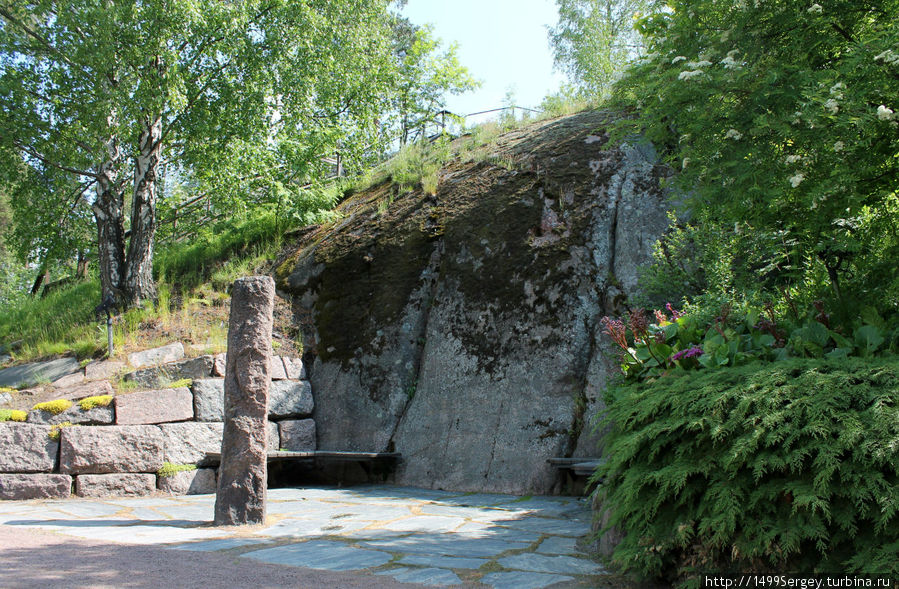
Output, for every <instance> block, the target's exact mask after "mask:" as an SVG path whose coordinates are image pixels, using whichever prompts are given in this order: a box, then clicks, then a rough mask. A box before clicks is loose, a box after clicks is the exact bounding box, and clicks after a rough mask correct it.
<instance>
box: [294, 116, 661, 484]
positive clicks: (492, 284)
mask: <svg viewBox="0 0 899 589" xmlns="http://www.w3.org/2000/svg"><path fill="white" fill-rule="evenodd" d="M612 116H613V115H611V114H610V113H607V112H602V111H588V112H584V113H579V114H576V115H573V116H569V117H563V118H559V119H552V120H547V121H540V122H537V123H535V124H533V125H531V126H528V127H525V128H523V129H519V130H516V131H513V132H511V133H507V134H505V135H502V136H500V137H499V138H498V140H497V141H496V143H495V144H494V145H493V146H492V147H491V149H493V150H494V153H493V154H492V155H490V156H489V157H487V158H483V159H482V161H466V160H465V157H463V156H461V155H460V156H458V157H456V158H455V159H452V160H451V161H449V163H447V164H446V165H445V167H444V168H443V169H442V170H441V171H440V174H439V177H440V183H439V185H438V187H437V190H436V193H435V194H428V193H426V192H424V191H422V190H420V189H417V190H409V191H405V192H403V191H400V190H399V188H398V187H397V186H395V185H393V184H390V183H389V182H385V183H382V184H379V185H376V186H374V187H372V188H369V189H367V190H364V191H361V192H359V193H357V194H355V195H353V196H352V197H351V198H350V199H348V200H347V201H345V202H344V203H342V205H341V207H340V212H341V214H342V218H341V220H340V221H339V222H337V223H335V224H333V225H331V226H329V227H321V228H319V229H317V230H313V231H308V232H306V233H305V234H304V235H303V236H302V238H301V240H300V242H299V243H298V244H297V246H296V249H295V250H294V251H293V253H291V254H290V255H289V256H287V257H286V258H285V260H283V261H282V263H281V264H280V266H279V267H278V268H277V270H276V276H277V278H278V288H279V289H280V291H282V292H284V293H288V294H290V295H292V297H293V301H294V308H295V310H296V313H297V318H298V319H299V322H300V325H301V330H302V333H303V338H304V341H303V347H304V350H306V356H305V357H304V360H306V361H307V366H309V367H310V373H311V376H310V378H311V380H312V385H313V390H314V391H315V410H314V414H313V417H314V418H315V420H316V428H317V438H318V447H319V449H322V450H361V451H385V450H395V451H398V452H402V453H403V456H404V460H403V462H402V464H401V466H400V468H399V470H398V472H397V475H396V476H397V481H398V482H401V483H408V484H415V485H423V486H432V487H442V488H452V489H460V490H476V491H482V490H483V491H501V492H512V493H526V492H550V491H552V490H553V489H554V488H555V486H556V484H557V482H558V479H557V473H556V472H555V471H554V470H553V469H552V468H551V467H550V465H548V464H547V462H546V459H548V458H552V457H554V456H571V455H592V454H595V453H596V448H595V441H596V440H595V439H594V438H591V437H590V436H589V435H588V432H585V431H584V429H585V428H584V423H586V422H587V421H589V419H590V417H591V416H592V415H593V414H595V413H596V412H598V411H600V410H601V409H602V406H601V395H600V392H601V391H600V390H598V389H597V387H596V386H595V385H591V384H590V383H596V382H604V379H606V380H607V379H608V377H609V375H610V374H611V370H613V367H612V366H609V363H608V362H607V361H606V360H605V359H604V358H603V357H602V354H601V347H602V346H601V345H600V344H599V343H598V335H599V333H598V332H599V328H598V323H599V319H600V318H601V317H602V316H603V315H605V314H611V313H613V312H615V311H617V310H618V307H620V306H622V305H623V304H625V303H626V300H627V297H628V296H629V295H631V294H633V293H634V291H635V288H636V278H637V271H638V268H639V266H640V265H641V264H644V263H646V262H648V261H649V259H650V255H651V250H652V246H653V244H654V243H655V241H656V239H657V238H658V237H659V236H660V235H661V234H662V233H663V232H664V231H665V229H666V227H667V224H668V219H667V217H666V203H665V197H666V195H665V192H664V190H663V189H662V187H661V183H660V179H661V178H662V177H664V176H667V175H668V173H669V172H668V170H667V169H666V168H665V167H664V166H662V165H661V164H659V163H658V162H657V161H656V159H655V154H654V152H653V151H652V149H651V147H649V146H643V145H640V146H624V147H622V148H615V149H612V148H608V147H604V142H603V141H597V140H596V138H597V137H602V136H603V133H602V128H603V127H604V126H606V125H607V124H608V123H609V122H610V120H611V117H612ZM466 140H467V139H466V138H461V139H459V140H457V144H456V146H455V147H456V148H457V149H458V150H459V151H460V152H465V150H464V145H463V143H464V142H465V141H466ZM476 159H477V158H476ZM385 202H389V205H388V206H387V207H386V208H385V207H384V206H383V203H385ZM409 391H414V395H409V394H408V393H409Z"/></svg>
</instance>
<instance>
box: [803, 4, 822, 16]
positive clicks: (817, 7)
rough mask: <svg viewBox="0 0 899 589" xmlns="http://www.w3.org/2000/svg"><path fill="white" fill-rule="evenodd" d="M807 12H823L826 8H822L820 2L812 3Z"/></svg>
mask: <svg viewBox="0 0 899 589" xmlns="http://www.w3.org/2000/svg"><path fill="white" fill-rule="evenodd" d="M807 12H808V13H809V14H821V13H822V12H824V9H823V8H821V5H820V4H812V5H811V6H809V7H808V11H807Z"/></svg>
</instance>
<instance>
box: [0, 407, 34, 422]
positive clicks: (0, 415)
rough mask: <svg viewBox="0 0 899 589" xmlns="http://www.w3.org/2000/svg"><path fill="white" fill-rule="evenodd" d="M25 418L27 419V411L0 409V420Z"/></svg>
mask: <svg viewBox="0 0 899 589" xmlns="http://www.w3.org/2000/svg"><path fill="white" fill-rule="evenodd" d="M26 419H28V412H27V411H17V410H16V409H0V421H25V420H26Z"/></svg>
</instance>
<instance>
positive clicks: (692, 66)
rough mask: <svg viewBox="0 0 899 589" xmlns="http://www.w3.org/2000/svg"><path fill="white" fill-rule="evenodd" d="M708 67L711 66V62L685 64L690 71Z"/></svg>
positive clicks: (702, 61)
mask: <svg viewBox="0 0 899 589" xmlns="http://www.w3.org/2000/svg"><path fill="white" fill-rule="evenodd" d="M710 65H712V62H711V61H706V60H704V59H702V60H700V61H691V62H690V63H688V64H687V67H688V68H690V69H694V70H698V69H700V68H704V67H709V66H710Z"/></svg>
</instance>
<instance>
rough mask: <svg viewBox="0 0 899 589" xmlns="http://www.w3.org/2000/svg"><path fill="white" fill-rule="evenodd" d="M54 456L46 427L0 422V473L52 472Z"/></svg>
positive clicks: (55, 446) (54, 443) (56, 451)
mask: <svg viewBox="0 0 899 589" xmlns="http://www.w3.org/2000/svg"><path fill="white" fill-rule="evenodd" d="M58 454H59V442H58V441H56V440H51V439H50V427H49V426H46V425H34V424H30V423H15V422H0V472H21V473H31V472H53V470H54V467H55V466H56V458H57V456H58Z"/></svg>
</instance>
